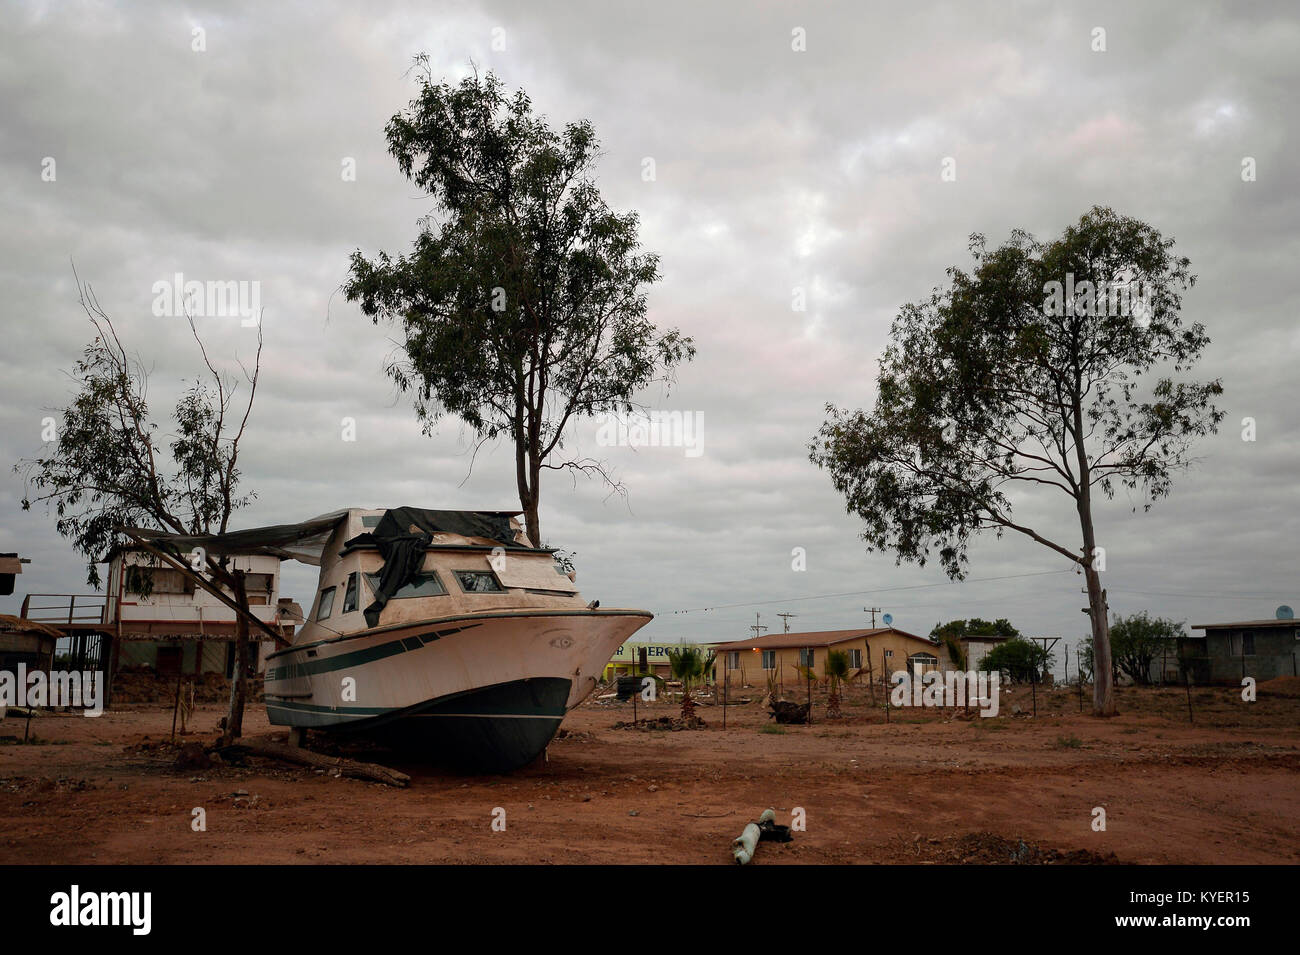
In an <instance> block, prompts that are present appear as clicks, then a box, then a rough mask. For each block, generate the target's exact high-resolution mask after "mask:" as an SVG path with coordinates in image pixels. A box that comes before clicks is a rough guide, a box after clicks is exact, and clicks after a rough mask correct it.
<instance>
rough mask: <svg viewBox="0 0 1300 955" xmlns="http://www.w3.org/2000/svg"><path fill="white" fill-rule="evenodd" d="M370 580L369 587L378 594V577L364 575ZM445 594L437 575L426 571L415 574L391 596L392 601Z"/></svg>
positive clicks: (376, 575) (375, 575)
mask: <svg viewBox="0 0 1300 955" xmlns="http://www.w3.org/2000/svg"><path fill="white" fill-rule="evenodd" d="M366 576H367V577H368V578H369V579H370V587H371V589H372V590H374V592H375V593H379V575H378V574H366ZM446 592H447V588H446V587H444V586H443V585H442V581H441V580H439V579H438V575H437V574H436V573H434V572H433V571H431V570H430V571H426V572H425V573H422V574H416V575H415V576H414V577H412V578H411V580H410V582H409V583H407V584H405V585H404V586H402V587H401V588H399V589H398V591H397V593H395V594H393V596H392V598H391V599H393V600H398V599H401V598H403V597H438V596H441V595H442V594H445V593H446Z"/></svg>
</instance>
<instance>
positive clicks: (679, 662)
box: [666, 644, 716, 719]
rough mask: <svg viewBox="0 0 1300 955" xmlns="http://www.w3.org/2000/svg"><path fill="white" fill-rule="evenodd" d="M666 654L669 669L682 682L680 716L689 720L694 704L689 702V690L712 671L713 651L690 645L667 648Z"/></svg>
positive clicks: (714, 656) (714, 655)
mask: <svg viewBox="0 0 1300 955" xmlns="http://www.w3.org/2000/svg"><path fill="white" fill-rule="evenodd" d="M666 652H667V654H668V667H669V669H670V670H671V671H672V674H673V676H674V677H675V678H676V679H678V680H681V682H682V716H683V718H687V719H689V718H690V716H691V714H692V713H693V712H694V709H695V704H694V703H693V702H692V701H691V689H692V687H694V686H695V685H696V684H697V683H700V682H702V681H703V680H704V679H705V678H706V677H707V676H708V674H709V672H710V671H712V669H713V661H714V659H715V658H716V654H715V653H714V651H713V650H705V649H704V648H702V647H697V646H692V645H690V644H683V645H682V646H679V647H668V648H667V651H666Z"/></svg>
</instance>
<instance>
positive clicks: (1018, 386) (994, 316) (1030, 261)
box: [810, 207, 1223, 715]
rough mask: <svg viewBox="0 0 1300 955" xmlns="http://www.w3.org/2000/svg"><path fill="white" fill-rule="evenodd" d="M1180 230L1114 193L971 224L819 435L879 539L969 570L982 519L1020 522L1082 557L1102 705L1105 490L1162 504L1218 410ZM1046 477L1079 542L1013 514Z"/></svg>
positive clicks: (817, 456)
mask: <svg viewBox="0 0 1300 955" xmlns="http://www.w3.org/2000/svg"><path fill="white" fill-rule="evenodd" d="M1173 244H1174V241H1173V239H1171V238H1166V237H1164V236H1162V235H1161V234H1160V232H1158V231H1157V230H1156V229H1154V228H1153V227H1151V226H1150V225H1147V224H1146V223H1143V222H1140V221H1138V220H1136V219H1132V218H1128V217H1126V216H1122V215H1119V214H1118V213H1116V212H1114V211H1113V210H1111V209H1108V208H1101V207H1096V208H1093V209H1091V210H1090V211H1089V212H1087V213H1086V214H1085V215H1083V216H1082V217H1081V218H1080V219H1079V221H1078V222H1077V223H1076V224H1074V225H1071V226H1070V227H1068V228H1067V229H1066V230H1065V231H1064V233H1063V234H1062V235H1061V236H1060V237H1059V238H1056V239H1053V240H1051V241H1049V242H1039V241H1036V240H1035V239H1034V238H1033V237H1032V236H1030V235H1029V234H1028V233H1025V232H1023V231H1016V232H1014V233H1013V234H1012V235H1011V237H1010V239H1009V240H1008V241H1007V242H1005V243H1004V244H1003V245H1001V246H999V247H997V248H994V249H990V248H988V246H987V244H986V241H985V239H984V237H983V236H981V235H974V236H972V237H971V242H970V252H971V256H972V258H973V260H974V261H973V266H972V267H971V268H970V270H969V271H964V270H962V269H960V268H957V267H953V268H950V269H949V270H948V272H947V275H948V281H947V283H946V284H945V285H943V286H941V287H938V288H936V289H935V290H934V291H933V292H932V294H931V295H930V296H929V297H928V298H927V299H924V300H921V301H919V302H916V303H912V304H908V305H906V306H904V307H903V308H902V310H901V311H900V313H899V314H898V316H897V318H896V319H895V321H894V323H893V328H892V330H891V334H890V340H889V344H888V346H887V347H886V349H885V352H884V354H883V356H882V357H881V359H880V374H879V381H878V387H877V393H876V400H875V405H874V407H873V408H872V410H871V411H870V412H866V411H862V410H857V411H848V410H843V409H839V408H837V407H835V406H833V405H828V406H827V408H826V411H827V416H828V417H827V420H826V421H825V422H824V424H823V426H822V428H821V429H820V431H819V432H818V434H817V436H816V437H815V438H814V440H813V442H812V444H811V447H810V454H811V458H812V460H813V461H814V462H815V463H817V464H818V465H820V466H821V467H823V468H825V469H826V470H827V471H828V472H829V473H830V476H831V480H832V481H833V483H834V485H835V487H836V489H837V490H838V491H840V493H841V494H843V495H844V497H845V501H846V504H847V509H848V511H849V512H850V513H852V514H855V515H857V516H859V517H860V518H861V519H862V521H863V522H864V526H863V531H862V537H863V540H864V541H866V543H867V545H868V548H869V549H871V550H888V551H892V552H893V553H894V554H895V555H896V557H897V559H898V561H899V562H903V561H912V562H916V563H918V564H924V563H926V561H927V560H928V559H930V558H932V557H937V559H938V560H939V563H940V565H941V566H942V567H943V569H944V570H945V572H946V573H947V574H948V575H949V576H950V577H951V578H953V579H958V578H961V577H962V576H964V572H965V567H966V565H967V562H968V559H967V548H968V546H969V543H970V541H971V539H972V538H973V537H974V536H975V535H977V534H978V533H979V532H981V531H986V530H991V531H993V532H995V533H996V534H997V535H998V536H1001V535H1002V534H1004V533H1006V532H1008V531H1011V532H1014V533H1016V534H1020V535H1023V536H1025V537H1027V538H1028V539H1030V540H1033V541H1035V542H1037V543H1039V544H1041V545H1043V546H1044V547H1046V548H1048V549H1049V550H1050V551H1052V552H1053V553H1054V554H1055V555H1056V556H1058V557H1060V558H1064V559H1065V560H1066V561H1068V562H1069V564H1070V566H1072V567H1074V568H1075V570H1076V572H1078V573H1081V574H1082V575H1083V577H1084V580H1085V584H1086V589H1087V593H1088V608H1087V612H1088V614H1089V618H1090V620H1091V630H1092V636H1093V645H1094V653H1095V657H1096V667H1095V669H1096V681H1095V683H1094V699H1093V707H1094V712H1095V713H1097V714H1098V715H1111V714H1113V713H1114V712H1115V700H1114V691H1113V681H1112V679H1111V661H1110V641H1109V636H1108V634H1109V623H1108V616H1107V606H1106V592H1105V588H1103V586H1102V578H1101V575H1102V573H1103V572H1105V570H1106V558H1105V550H1104V548H1103V547H1101V546H1100V545H1099V543H1098V540H1097V533H1096V518H1097V513H1098V509H1099V506H1100V505H1101V503H1102V502H1103V501H1105V500H1110V499H1112V498H1113V497H1114V495H1115V493H1116V491H1117V490H1120V489H1125V490H1126V491H1128V492H1130V494H1132V495H1133V496H1134V497H1136V498H1138V499H1139V500H1140V502H1141V506H1142V507H1143V509H1144V510H1146V509H1149V508H1150V507H1151V505H1152V503H1153V502H1154V501H1156V500H1158V499H1160V498H1162V497H1165V496H1166V495H1168V494H1169V493H1170V490H1171V488H1172V484H1173V477H1174V475H1175V473H1176V472H1179V471H1181V470H1183V469H1185V468H1187V467H1188V466H1189V464H1190V463H1191V460H1192V458H1191V448H1192V445H1193V443H1194V441H1195V439H1197V438H1199V437H1202V436H1205V435H1208V434H1211V433H1213V432H1214V431H1216V430H1217V427H1218V424H1219V422H1220V421H1221V420H1222V418H1223V413H1222V411H1220V410H1219V409H1218V408H1216V407H1215V405H1214V399H1215V398H1216V397H1217V396H1219V395H1220V394H1222V391H1223V389H1222V385H1221V384H1220V382H1219V381H1218V380H1211V381H1196V380H1192V379H1191V378H1189V372H1190V369H1191V368H1192V366H1193V365H1194V364H1195V363H1196V361H1197V360H1198V359H1199V358H1200V356H1201V354H1202V352H1203V351H1204V349H1205V347H1206V345H1207V344H1208V342H1209V338H1208V336H1207V335H1206V332H1205V328H1204V327H1203V326H1202V325H1201V324H1200V323H1199V322H1190V323H1189V322H1185V321H1184V320H1183V319H1182V316H1181V310H1182V302H1183V299H1182V296H1183V293H1184V292H1185V291H1186V290H1187V289H1188V288H1190V287H1191V286H1192V285H1193V284H1194V282H1195V276H1194V275H1192V274H1191V272H1190V271H1189V265H1190V262H1189V261H1188V259H1187V258H1185V257H1180V256H1177V255H1175V254H1174V252H1173ZM1033 493H1039V494H1041V495H1042V496H1043V497H1045V498H1047V497H1049V496H1050V495H1055V496H1056V497H1055V499H1056V500H1057V501H1059V502H1060V504H1061V505H1062V509H1061V516H1065V515H1067V514H1068V515H1070V520H1071V521H1072V522H1073V523H1074V524H1075V526H1076V527H1077V528H1078V537H1077V538H1075V540H1074V541H1073V542H1071V541H1070V540H1069V539H1068V538H1066V537H1061V536H1059V534H1058V533H1056V532H1055V531H1054V530H1053V529H1049V528H1048V527H1047V526H1045V525H1041V524H1040V525H1039V526H1033V525H1031V524H1030V523H1028V522H1026V521H1024V520H1021V519H1019V518H1017V517H1016V516H1015V514H1014V509H1013V502H1014V501H1016V500H1018V499H1019V497H1020V496H1022V495H1026V494H1033ZM1067 507H1068V509H1067ZM1134 509H1135V510H1136V505H1135V506H1134ZM1053 526H1055V525H1053Z"/></svg>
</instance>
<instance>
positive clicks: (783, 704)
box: [767, 700, 810, 723]
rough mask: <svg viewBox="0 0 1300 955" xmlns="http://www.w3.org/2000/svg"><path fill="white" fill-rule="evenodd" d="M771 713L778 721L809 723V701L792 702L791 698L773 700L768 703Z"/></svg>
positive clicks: (771, 716)
mask: <svg viewBox="0 0 1300 955" xmlns="http://www.w3.org/2000/svg"><path fill="white" fill-rule="evenodd" d="M767 706H768V709H770V710H771V711H772V712H771V715H770V717H769V718H775V720H776V721H777V722H778V723H807V722H808V709H809V706H810V704H808V703H791V702H790V701H789V700H772V701H771V702H769V703H768V704H767Z"/></svg>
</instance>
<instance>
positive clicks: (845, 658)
mask: <svg viewBox="0 0 1300 955" xmlns="http://www.w3.org/2000/svg"><path fill="white" fill-rule="evenodd" d="M850 669H851V667H850V666H849V655H848V654H847V653H845V652H844V651H843V650H828V651H826V666H825V670H826V678H827V679H828V680H829V681H830V695H829V696H828V697H827V698H826V716H827V718H829V719H832V720H837V719H839V718H840V717H841V716H843V714H842V713H841V712H840V683H841V682H842V681H844V680H847V679H848V678H849V670H850Z"/></svg>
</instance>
